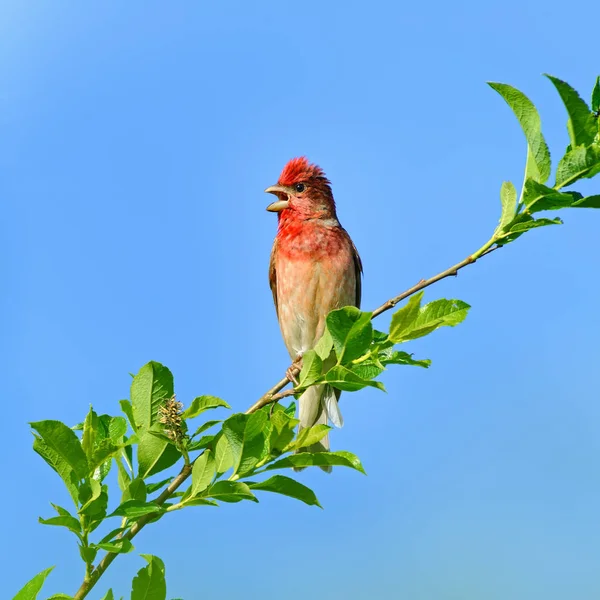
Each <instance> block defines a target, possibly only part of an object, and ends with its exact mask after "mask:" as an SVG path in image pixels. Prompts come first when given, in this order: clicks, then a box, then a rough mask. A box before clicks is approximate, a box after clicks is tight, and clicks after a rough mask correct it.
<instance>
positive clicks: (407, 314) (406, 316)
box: [389, 292, 424, 343]
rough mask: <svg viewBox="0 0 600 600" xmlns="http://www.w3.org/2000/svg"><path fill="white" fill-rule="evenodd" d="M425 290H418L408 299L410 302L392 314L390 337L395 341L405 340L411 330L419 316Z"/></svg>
mask: <svg viewBox="0 0 600 600" xmlns="http://www.w3.org/2000/svg"><path fill="white" fill-rule="evenodd" d="M423 294H424V292H418V293H417V294H414V295H413V296H411V297H410V298H409V299H408V302H407V303H406V304H405V305H404V306H403V307H402V308H399V309H398V310H397V311H396V312H395V313H394V314H393V315H392V322H391V324H390V333H389V339H390V341H391V342H393V343H397V342H401V341H404V339H405V338H404V336H405V335H406V334H407V333H408V332H409V331H411V329H413V327H414V323H415V321H416V320H417V317H418V316H419V309H420V308H421V299H422V298H423Z"/></svg>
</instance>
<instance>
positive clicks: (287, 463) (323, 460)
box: [265, 450, 366, 474]
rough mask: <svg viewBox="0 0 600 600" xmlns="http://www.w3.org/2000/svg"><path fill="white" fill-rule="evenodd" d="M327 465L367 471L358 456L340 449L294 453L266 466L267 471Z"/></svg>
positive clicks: (362, 471)
mask: <svg viewBox="0 0 600 600" xmlns="http://www.w3.org/2000/svg"><path fill="white" fill-rule="evenodd" d="M312 466H316V467H327V466H339V467H350V468H351V469H356V470H357V471H360V472H361V473H365V470H364V469H363V466H362V465H361V464H360V460H359V459H358V457H357V456H355V455H354V454H352V453H350V452H346V451H344V450H338V451H337V452H314V453H310V452H301V453H300V454H292V455H290V456H286V457H285V458H282V459H280V460H278V461H275V462H274V463H271V464H270V465H268V466H267V467H266V469H265V470H266V471H273V470H274V469H287V468H291V467H312ZM365 474H366V473H365Z"/></svg>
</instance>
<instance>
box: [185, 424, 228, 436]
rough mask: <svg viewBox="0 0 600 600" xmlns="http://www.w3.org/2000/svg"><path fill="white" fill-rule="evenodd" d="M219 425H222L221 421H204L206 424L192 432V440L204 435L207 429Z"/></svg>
mask: <svg viewBox="0 0 600 600" xmlns="http://www.w3.org/2000/svg"><path fill="white" fill-rule="evenodd" d="M219 423H222V421H220V420H219V421H206V423H203V424H202V425H200V427H198V429H196V431H194V434H193V435H192V436H191V437H192V439H193V438H195V437H196V436H197V435H200V434H201V433H204V432H205V431H206V430H207V429H210V428H211V427H214V426H215V425H218V424H219Z"/></svg>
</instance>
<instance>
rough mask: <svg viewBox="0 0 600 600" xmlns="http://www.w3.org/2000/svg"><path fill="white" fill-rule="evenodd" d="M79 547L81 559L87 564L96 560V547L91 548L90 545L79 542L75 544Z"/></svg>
mask: <svg viewBox="0 0 600 600" xmlns="http://www.w3.org/2000/svg"><path fill="white" fill-rule="evenodd" d="M77 546H78V547H79V554H80V556H81V559H82V560H83V562H84V563H86V564H87V565H91V564H92V563H93V562H94V561H95V560H96V555H97V554H98V548H91V547H90V546H82V545H81V544H77Z"/></svg>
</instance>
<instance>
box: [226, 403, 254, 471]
mask: <svg viewBox="0 0 600 600" xmlns="http://www.w3.org/2000/svg"><path fill="white" fill-rule="evenodd" d="M249 418H250V417H249V416H248V415H245V414H243V413H237V414H235V415H232V416H231V417H229V418H228V419H227V420H226V421H225V422H224V423H223V435H224V436H225V437H226V438H227V441H228V442H229V449H230V452H231V456H232V461H233V462H232V466H233V472H234V473H235V472H236V471H237V469H238V466H239V461H240V457H241V455H242V448H243V446H244V431H245V429H246V422H247V421H248V419H249Z"/></svg>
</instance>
